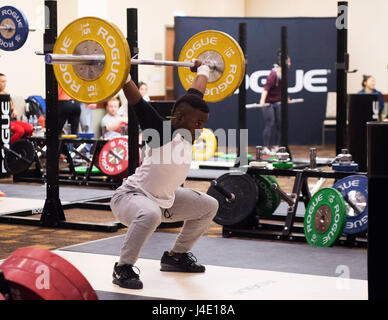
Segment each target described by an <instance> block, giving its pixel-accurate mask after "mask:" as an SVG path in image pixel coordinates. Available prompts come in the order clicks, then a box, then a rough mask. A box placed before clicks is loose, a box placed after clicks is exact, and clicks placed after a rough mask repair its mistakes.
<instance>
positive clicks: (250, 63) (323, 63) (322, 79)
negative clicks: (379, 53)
mask: <svg viewBox="0 0 388 320" xmlns="http://www.w3.org/2000/svg"><path fill="white" fill-rule="evenodd" d="M239 23H246V25H247V35H246V38H247V68H246V88H247V93H246V97H247V103H248V104H249V103H257V102H258V101H259V99H260V96H261V93H262V91H263V87H264V83H265V79H266V76H267V75H268V74H269V72H270V70H271V69H272V67H273V64H274V63H275V62H276V58H277V56H276V52H277V50H278V49H279V48H280V43H281V41H280V38H281V37H280V30H281V27H282V26H287V29H288V31H287V32H288V53H289V55H290V57H291V68H290V69H289V75H288V78H289V90H288V91H289V96H290V98H291V99H297V98H303V99H304V102H303V103H300V104H294V105H292V104H290V105H289V111H288V112H289V121H288V126H289V130H288V131H289V143H290V144H301V145H309V144H310V145H311V144H320V143H321V141H322V136H321V133H322V122H323V120H324V117H325V111H326V98H327V92H330V91H335V90H336V82H335V75H336V72H335V61H336V49H335V45H336V28H335V18H200V17H176V18H175V48H174V49H175V50H174V56H175V59H178V57H179V54H180V50H181V49H180V48H182V47H183V45H184V44H185V43H186V42H187V41H188V39H189V38H190V37H191V36H192V35H193V34H196V33H198V32H200V31H201V30H202V28H204V29H208V30H211V29H215V30H220V31H223V32H226V33H227V34H229V35H231V36H232V37H233V38H234V39H235V40H236V41H238V37H239V36H238V28H239V26H238V25H239ZM177 73H178V72H177V71H176V70H175V71H174V88H175V96H176V97H179V96H180V95H182V94H184V92H185V90H184V89H183V87H182V85H181V83H180V81H179V76H178V74H177ZM210 108H211V114H210V119H209V121H208V123H207V125H206V126H207V127H208V128H211V129H213V130H217V129H218V128H223V129H224V130H228V129H237V124H238V96H237V94H234V95H232V96H231V97H229V98H227V99H225V100H223V101H220V102H217V103H215V104H210ZM246 114H247V128H248V130H249V141H248V143H249V145H262V143H263V141H262V130H263V125H264V118H263V117H264V113H263V109H261V108H255V109H248V110H247V113H246ZM232 143H233V142H231V141H229V142H228V144H229V145H230V144H232Z"/></svg>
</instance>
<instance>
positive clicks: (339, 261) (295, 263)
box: [61, 232, 367, 280]
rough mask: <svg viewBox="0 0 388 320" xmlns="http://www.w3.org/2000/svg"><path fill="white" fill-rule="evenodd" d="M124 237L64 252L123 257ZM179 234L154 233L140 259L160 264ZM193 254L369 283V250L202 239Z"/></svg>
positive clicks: (228, 263)
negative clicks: (344, 272)
mask: <svg viewBox="0 0 388 320" xmlns="http://www.w3.org/2000/svg"><path fill="white" fill-rule="evenodd" d="M124 236H125V235H121V236H117V237H112V238H107V239H102V240H97V241H93V242H88V243H84V244H80V245H75V246H70V247H66V248H62V249H61V250H66V251H76V252H85V253H95V254H105V255H115V256H119V255H120V248H121V246H122V243H123V241H124ZM175 238H176V234H169V233H163V232H155V233H154V234H153V235H152V236H151V238H150V240H149V241H148V242H147V243H146V244H145V246H144V247H143V249H142V251H141V253H140V257H141V258H145V259H155V260H159V259H160V258H161V256H162V254H163V252H164V251H165V250H170V249H171V248H172V246H173V244H174V241H175ZM192 252H193V253H194V255H195V256H196V257H197V259H198V261H199V262H200V263H203V264H205V265H206V264H209V265H216V266H225V267H236V268H249V269H261V270H270V271H280V272H290V273H301V274H310V275H321V276H330V277H336V276H339V275H340V274H337V273H336V272H337V271H340V270H343V269H342V268H343V267H342V266H347V267H348V268H349V275H350V278H352V279H362V280H366V279H367V254H366V253H367V251H366V249H350V248H342V247H332V248H324V247H312V246H309V245H307V244H294V243H284V242H272V241H256V240H240V239H228V238H211V237H201V238H200V239H199V241H198V242H197V243H196V245H195V246H194V248H193V250H192Z"/></svg>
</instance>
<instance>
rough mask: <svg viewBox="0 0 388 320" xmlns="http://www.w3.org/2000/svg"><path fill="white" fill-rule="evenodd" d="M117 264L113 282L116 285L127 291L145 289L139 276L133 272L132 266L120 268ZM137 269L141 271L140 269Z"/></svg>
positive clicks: (125, 265) (114, 269)
mask: <svg viewBox="0 0 388 320" xmlns="http://www.w3.org/2000/svg"><path fill="white" fill-rule="evenodd" d="M117 264H118V263H117V262H116V263H115V266H114V268H113V281H112V282H113V283H114V284H117V285H118V286H120V287H121V288H126V289H143V282H141V281H140V279H139V274H137V273H136V272H135V271H133V266H132V265H130V264H124V265H122V266H118V265H117ZM135 268H136V267H135ZM136 269H137V270H139V269H138V268H136ZM139 273H140V270H139Z"/></svg>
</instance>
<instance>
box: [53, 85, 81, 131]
mask: <svg viewBox="0 0 388 320" xmlns="http://www.w3.org/2000/svg"><path fill="white" fill-rule="evenodd" d="M80 116H81V103H80V102H79V101H76V100H74V99H73V98H71V97H70V96H68V95H67V94H66V92H65V91H63V89H62V88H61V86H60V85H58V121H59V122H58V125H59V134H61V131H62V130H63V126H64V125H65V122H66V121H67V122H68V123H69V124H70V127H71V129H70V132H71V134H78V130H79V119H80Z"/></svg>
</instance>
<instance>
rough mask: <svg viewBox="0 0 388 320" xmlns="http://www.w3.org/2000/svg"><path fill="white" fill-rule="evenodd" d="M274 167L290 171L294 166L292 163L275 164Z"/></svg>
mask: <svg viewBox="0 0 388 320" xmlns="http://www.w3.org/2000/svg"><path fill="white" fill-rule="evenodd" d="M272 165H273V166H274V168H277V169H289V168H292V166H293V165H294V164H293V163H292V162H273V163H272Z"/></svg>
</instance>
